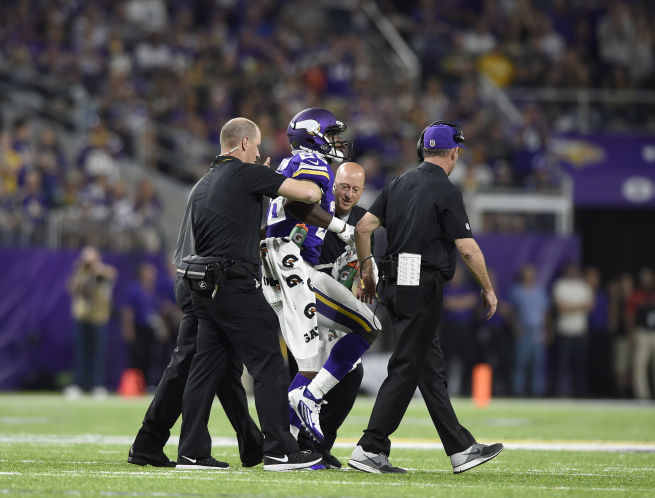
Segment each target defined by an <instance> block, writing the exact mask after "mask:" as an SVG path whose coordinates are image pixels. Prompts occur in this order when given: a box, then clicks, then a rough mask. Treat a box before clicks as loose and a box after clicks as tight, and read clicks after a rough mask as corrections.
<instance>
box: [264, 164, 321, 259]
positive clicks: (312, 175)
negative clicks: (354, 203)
mask: <svg viewBox="0 0 655 498" xmlns="http://www.w3.org/2000/svg"><path fill="white" fill-rule="evenodd" d="M277 172H278V173H280V174H282V175H284V176H286V177H287V178H294V179H296V180H310V181H312V182H314V183H316V184H317V185H318V186H319V187H321V190H322V191H323V197H322V198H321V202H320V205H321V207H322V208H323V209H325V210H326V211H327V212H329V213H331V214H334V193H333V192H332V185H333V184H334V172H333V171H332V168H330V165H329V164H328V163H327V161H326V160H325V159H324V158H323V157H322V156H321V155H319V154H314V153H312V152H296V151H294V155H293V156H291V157H290V158H287V159H285V160H284V161H282V162H281V163H280V166H279V167H278V169H277ZM283 201H284V198H283V197H277V198H275V199H273V200H272V201H271V205H270V206H269V208H268V217H267V221H266V224H267V228H266V236H267V237H288V236H289V233H291V230H293V227H294V226H296V224H297V223H301V221H300V220H298V219H297V218H295V217H294V216H293V215H291V213H288V212H285V211H284V206H283ZM307 228H308V229H309V230H308V233H307V237H306V238H305V242H303V245H302V248H301V251H300V253H301V254H302V257H303V259H304V260H305V261H306V262H308V263H309V264H311V265H315V264H317V263H318V258H319V256H320V254H321V247H322V245H323V239H324V238H325V233H326V229H325V228H319V227H317V226H314V225H308V226H307Z"/></svg>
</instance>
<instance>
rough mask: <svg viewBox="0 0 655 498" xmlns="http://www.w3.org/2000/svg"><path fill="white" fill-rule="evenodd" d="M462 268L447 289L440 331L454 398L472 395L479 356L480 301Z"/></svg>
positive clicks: (446, 286)
mask: <svg viewBox="0 0 655 498" xmlns="http://www.w3.org/2000/svg"><path fill="white" fill-rule="evenodd" d="M462 266H463V265H459V266H457V268H459V269H456V270H455V274H454V276H453V278H452V280H451V281H450V282H448V284H447V285H445V286H444V303H443V314H442V318H441V324H440V327H439V329H440V331H441V332H440V333H441V347H442V349H443V351H444V357H445V358H446V372H447V375H448V388H449V391H450V393H451V394H466V393H470V391H471V372H472V369H473V361H474V358H475V356H476V355H475V340H474V333H473V319H474V314H475V310H476V309H477V306H478V300H479V299H480V298H479V296H478V292H477V291H476V290H475V289H474V288H473V286H472V285H471V284H470V281H469V280H468V277H467V275H466V273H464V270H462V269H461V268H462Z"/></svg>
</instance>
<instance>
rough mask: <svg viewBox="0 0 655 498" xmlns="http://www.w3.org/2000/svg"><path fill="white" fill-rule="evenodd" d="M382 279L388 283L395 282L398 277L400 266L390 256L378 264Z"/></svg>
mask: <svg viewBox="0 0 655 498" xmlns="http://www.w3.org/2000/svg"><path fill="white" fill-rule="evenodd" d="M378 271H379V272H380V279H381V280H384V281H387V282H394V281H395V280H396V276H397V275H398V264H397V263H396V262H395V261H394V260H393V259H391V257H390V256H388V257H385V258H383V259H382V260H381V261H380V263H379V264H378Z"/></svg>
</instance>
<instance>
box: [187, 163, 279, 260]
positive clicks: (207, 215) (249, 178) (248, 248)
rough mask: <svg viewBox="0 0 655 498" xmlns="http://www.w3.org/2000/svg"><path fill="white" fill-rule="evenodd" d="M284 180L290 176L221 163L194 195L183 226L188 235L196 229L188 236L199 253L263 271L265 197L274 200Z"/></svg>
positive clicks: (260, 167) (213, 167)
mask: <svg viewBox="0 0 655 498" xmlns="http://www.w3.org/2000/svg"><path fill="white" fill-rule="evenodd" d="M284 180H286V177H284V176H282V175H280V174H278V173H276V172H275V171H273V170H271V169H269V168H268V167H266V166H262V165H257V164H247V163H243V162H241V161H240V160H239V159H236V158H234V157H230V156H219V157H218V158H216V161H214V164H213V165H212V167H211V169H210V170H209V171H208V172H207V174H206V175H205V176H203V177H202V178H201V179H200V181H199V182H198V183H197V184H196V185H195V186H194V187H193V189H192V190H191V193H190V194H189V199H188V201H187V207H186V213H185V215H184V221H183V223H182V228H183V229H184V228H185V227H186V228H187V232H188V227H189V226H190V227H191V232H190V233H188V234H187V236H186V237H187V239H189V238H190V241H191V242H192V243H191V244H190V246H191V247H195V254H197V255H198V256H220V257H224V258H228V259H236V260H242V261H247V262H249V263H253V264H255V265H257V266H259V264H260V258H259V240H260V238H259V233H260V232H259V227H260V226H261V218H262V201H263V196H264V195H266V196H268V197H275V196H276V195H277V191H278V190H279V189H280V186H281V185H282V183H283V182H284ZM180 236H182V234H181V235H180ZM178 245H180V240H179V239H178ZM184 256H186V254H184Z"/></svg>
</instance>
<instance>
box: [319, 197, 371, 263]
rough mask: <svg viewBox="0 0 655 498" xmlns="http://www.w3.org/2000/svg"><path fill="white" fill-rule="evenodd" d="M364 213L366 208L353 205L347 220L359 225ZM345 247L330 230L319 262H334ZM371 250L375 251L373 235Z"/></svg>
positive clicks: (326, 235)
mask: <svg viewBox="0 0 655 498" xmlns="http://www.w3.org/2000/svg"><path fill="white" fill-rule="evenodd" d="M364 214H366V209H364V208H362V207H359V206H353V208H352V209H351V210H350V213H349V214H348V219H347V220H345V221H346V223H348V224H349V225H353V226H354V225H357V222H358V221H359V220H361V219H362V216H364ZM345 249H346V243H345V242H344V241H343V240H341V239H340V238H339V236H338V235H337V234H336V233H334V232H329V231H328V232H327V233H326V234H325V239H324V240H323V247H322V248H321V257H320V258H319V260H318V261H319V264H328V263H334V262H335V261H336V260H337V258H338V257H339V256H341V255H342V254H343V252H344V251H345ZM371 252H373V237H371ZM328 273H329V271H328Z"/></svg>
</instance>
